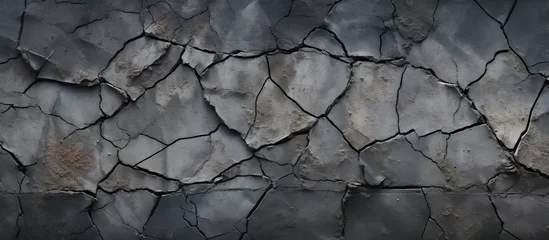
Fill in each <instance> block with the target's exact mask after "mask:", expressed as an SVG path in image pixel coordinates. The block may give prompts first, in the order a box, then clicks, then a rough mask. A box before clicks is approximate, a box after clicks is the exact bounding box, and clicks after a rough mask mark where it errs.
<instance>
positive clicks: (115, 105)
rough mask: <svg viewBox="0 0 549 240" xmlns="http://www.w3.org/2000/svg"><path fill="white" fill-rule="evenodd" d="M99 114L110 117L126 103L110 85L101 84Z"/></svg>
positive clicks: (121, 95) (122, 96)
mask: <svg viewBox="0 0 549 240" xmlns="http://www.w3.org/2000/svg"><path fill="white" fill-rule="evenodd" d="M100 94H101V103H100V105H99V107H100V108H101V112H103V113H104V114H106V115H107V116H112V115H113V114H114V113H115V112H116V111H118V109H119V108H120V106H122V104H123V103H124V102H125V101H126V98H125V97H124V95H123V94H122V93H121V92H119V91H118V90H117V89H115V88H114V87H112V86H111V85H110V84H101V93H100Z"/></svg>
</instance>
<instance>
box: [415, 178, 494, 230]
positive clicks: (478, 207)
mask: <svg viewBox="0 0 549 240" xmlns="http://www.w3.org/2000/svg"><path fill="white" fill-rule="evenodd" d="M425 194H426V198H427V203H428V204H429V207H430V209H431V217H432V218H433V219H434V220H435V221H436V222H437V223H438V224H439V225H440V227H442V229H443V232H444V234H445V236H444V237H445V238H446V239H497V238H498V235H499V233H500V232H501V223H500V221H499V219H498V216H497V213H496V212H495V211H494V208H493V207H492V204H491V203H490V201H491V200H490V196H488V194H487V193H482V192H460V193H456V192H444V191H442V190H437V189H427V190H425Z"/></svg>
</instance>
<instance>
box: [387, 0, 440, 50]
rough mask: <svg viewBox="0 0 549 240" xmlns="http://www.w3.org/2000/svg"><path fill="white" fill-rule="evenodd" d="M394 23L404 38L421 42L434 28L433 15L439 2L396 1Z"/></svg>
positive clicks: (430, 0)
mask: <svg viewBox="0 0 549 240" xmlns="http://www.w3.org/2000/svg"><path fill="white" fill-rule="evenodd" d="M391 2H392V3H393V4H394V6H395V8H396V9H395V10H396V11H395V15H396V16H395V18H394V22H395V25H396V27H397V30H398V31H399V32H400V34H402V36H403V37H405V38H407V39H410V40H412V41H414V42H421V41H423V40H424V39H425V38H427V36H428V35H429V31H430V30H431V29H432V28H433V24H434V23H433V20H434V19H433V14H434V13H435V10H436V8H437V4H438V0H426V1H420V0H394V1H391Z"/></svg>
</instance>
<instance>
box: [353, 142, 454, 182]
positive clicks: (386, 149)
mask: <svg viewBox="0 0 549 240" xmlns="http://www.w3.org/2000/svg"><path fill="white" fill-rule="evenodd" d="M360 165H361V168H362V170H363V172H364V173H363V174H364V178H365V180H366V182H367V183H368V184H370V185H374V186H377V185H379V186H382V187H388V186H395V187H403V186H444V174H443V172H442V171H441V169H439V167H438V165H437V162H435V161H434V160H432V159H429V158H428V157H426V156H424V155H423V154H422V153H421V152H420V151H418V150H415V149H414V148H413V146H412V145H411V144H410V143H409V142H408V141H407V140H406V138H405V136H398V137H396V138H395V139H392V140H390V141H387V142H382V143H376V144H374V145H372V146H371V147H368V148H366V149H365V150H364V151H362V152H361V153H360Z"/></svg>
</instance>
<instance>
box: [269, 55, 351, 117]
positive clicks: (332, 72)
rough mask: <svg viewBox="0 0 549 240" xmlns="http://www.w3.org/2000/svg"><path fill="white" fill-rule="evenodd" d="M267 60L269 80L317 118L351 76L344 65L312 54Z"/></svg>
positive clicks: (332, 101) (326, 57)
mask: <svg viewBox="0 0 549 240" xmlns="http://www.w3.org/2000/svg"><path fill="white" fill-rule="evenodd" d="M268 59H269V66H270V73H271V78H272V80H273V81H274V82H276V83H277V84H278V85H279V86H280V87H281V88H282V90H283V91H284V92H285V93H286V94H288V96H289V97H290V98H291V99H293V100H295V101H296V102H297V103H298V104H299V105H300V106H301V107H303V109H305V110H306V111H308V112H309V113H311V114H313V115H315V116H317V117H318V116H320V115H322V114H324V113H326V111H327V110H328V108H329V107H330V106H331V105H332V104H333V103H334V101H335V100H336V98H337V97H338V96H340V95H341V94H342V93H343V91H344V90H345V88H346V87H347V84H348V82H349V77H350V74H351V73H350V69H349V67H348V66H347V64H346V63H344V62H341V61H339V60H336V59H334V58H332V57H330V56H327V55H324V54H321V53H319V52H316V51H298V52H294V53H291V54H276V55H272V56H268Z"/></svg>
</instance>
